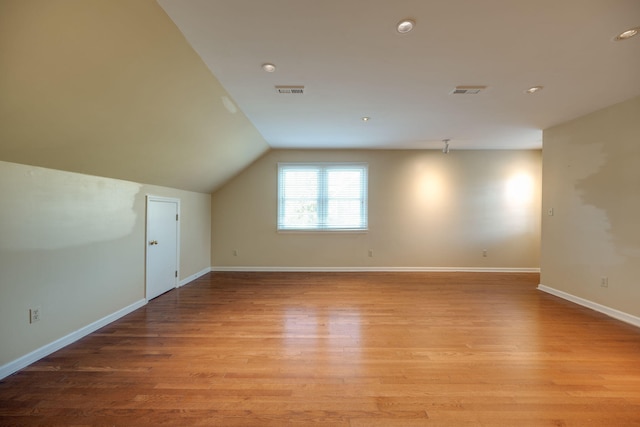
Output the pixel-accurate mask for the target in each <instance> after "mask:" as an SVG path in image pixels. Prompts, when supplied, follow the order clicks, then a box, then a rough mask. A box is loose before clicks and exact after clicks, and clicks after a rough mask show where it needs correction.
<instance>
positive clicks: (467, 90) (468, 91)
mask: <svg viewBox="0 0 640 427" xmlns="http://www.w3.org/2000/svg"><path fill="white" fill-rule="evenodd" d="M486 88H487V87H486V86H456V88H455V89H454V90H452V91H451V92H450V93H451V95H476V94H478V93H480V92H482V91H483V90H485V89H486Z"/></svg>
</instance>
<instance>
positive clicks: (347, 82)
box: [158, 0, 640, 149]
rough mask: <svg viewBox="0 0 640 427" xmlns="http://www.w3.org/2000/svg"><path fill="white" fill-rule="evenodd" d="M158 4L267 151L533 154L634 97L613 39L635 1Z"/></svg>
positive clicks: (633, 67) (629, 21) (634, 75)
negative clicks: (549, 138) (403, 26)
mask: <svg viewBox="0 0 640 427" xmlns="http://www.w3.org/2000/svg"><path fill="white" fill-rule="evenodd" d="M158 2H159V3H160V4H161V5H162V7H163V8H164V9H165V10H166V11H167V13H168V14H169V16H170V17H171V18H172V19H173V20H174V21H175V22H176V25H177V26H178V27H179V28H180V30H181V31H182V32H183V33H184V34H185V36H186V37H187V39H188V40H189V42H190V43H191V45H192V46H193V47H194V49H195V50H196V51H197V52H198V53H199V54H200V56H201V57H202V58H203V60H204V61H205V63H206V64H207V65H208V66H209V68H210V69H211V70H212V72H213V73H214V75H215V76H216V77H217V78H218V79H219V80H220V82H221V83H222V85H223V86H224V87H225V88H226V89H227V90H228V91H229V93H230V94H231V95H232V96H233V98H234V99H235V100H236V102H237V103H238V105H239V106H240V108H241V109H242V110H243V111H244V112H245V114H247V116H248V117H249V119H250V120H251V121H252V123H253V124H254V125H255V126H256V127H257V129H258V130H259V131H260V132H261V134H262V135H263V136H264V137H265V138H266V140H267V142H268V143H269V144H270V145H271V146H272V147H276V148H418V149H424V148H441V147H442V141H441V140H442V139H445V138H449V139H451V146H452V148H453V149H459V148H466V149H478V148H479V149H491V148H500V149H502V148H515V149H518V148H540V147H541V142H542V141H541V138H542V132H541V131H542V129H545V128H547V127H549V126H552V125H555V124H558V123H562V122H564V121H567V120H570V119H573V118H575V117H579V116H581V115H584V114H586V113H590V112H592V111H595V110H598V109H600V108H603V107H606V106H608V105H611V104H614V103H617V102H621V101H623V100H626V99H629V98H632V97H634V96H637V95H640V77H639V76H640V72H639V71H638V70H640V36H637V37H635V38H633V39H630V40H627V41H622V42H616V41H613V39H614V37H615V36H616V35H617V34H619V33H620V32H622V31H624V30H627V29H629V28H632V27H638V26H640V1H638V0H393V1H392V0H317V1H312V0H263V1H260V0H158ZM403 18H412V19H413V20H415V22H416V26H415V29H414V30H413V31H412V32H410V33H408V34H404V35H403V34H399V33H398V32H397V31H396V28H395V27H396V23H398V22H399V21H400V20H401V19H403ZM267 62H268V63H273V64H275V65H276V67H277V68H276V71H275V72H273V73H265V72H264V71H262V70H261V64H263V63H267ZM275 85H304V86H305V91H306V93H305V94H304V95H298V96H291V95H288V96H283V95H277V94H276V92H275V90H274V86H275ZM457 85H486V86H487V90H486V91H485V92H483V93H480V94H477V95H469V96H466V95H465V96H460V95H450V92H451V91H452V90H453V89H454V88H455V87H456V86H457ZM537 85H543V86H544V89H543V90H542V91H540V92H538V93H536V94H533V95H529V94H526V93H525V90H526V89H527V88H529V87H532V86H537ZM364 116H367V117H370V118H371V120H369V121H368V122H366V123H363V122H362V120H361V117H364Z"/></svg>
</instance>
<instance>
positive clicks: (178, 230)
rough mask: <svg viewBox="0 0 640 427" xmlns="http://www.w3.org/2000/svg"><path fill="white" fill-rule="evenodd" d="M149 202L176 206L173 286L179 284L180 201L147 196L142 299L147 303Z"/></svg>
mask: <svg viewBox="0 0 640 427" xmlns="http://www.w3.org/2000/svg"><path fill="white" fill-rule="evenodd" d="M150 202H169V203H175V204H176V205H177V212H178V220H177V221H176V271H177V272H178V275H177V277H176V281H175V286H174V288H173V289H175V288H177V287H178V286H179V283H180V220H181V219H182V213H181V210H180V199H176V198H173V197H161V196H154V195H151V194H147V197H146V201H145V233H144V258H145V263H144V267H145V268H144V298H145V300H146V301H147V302H149V298H148V295H149V203H150Z"/></svg>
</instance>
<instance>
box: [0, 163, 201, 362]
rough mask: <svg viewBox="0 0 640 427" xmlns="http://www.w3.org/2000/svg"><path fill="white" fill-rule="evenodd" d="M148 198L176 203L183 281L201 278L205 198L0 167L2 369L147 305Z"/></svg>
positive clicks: (28, 168)
mask: <svg viewBox="0 0 640 427" xmlns="http://www.w3.org/2000/svg"><path fill="white" fill-rule="evenodd" d="M147 194H151V195H157V196H165V197H175V198H179V199H180V200H181V216H182V219H181V224H180V227H181V242H180V253H181V262H180V277H181V278H187V277H189V276H191V275H193V274H196V273H198V272H200V271H202V270H204V269H207V268H208V267H209V265H210V264H209V262H210V256H211V255H210V254H211V251H210V244H211V240H210V237H209V236H210V224H211V222H210V221H211V220H210V215H211V196H210V195H209V194H201V193H193V192H187V191H181V190H174V189H170V188H164V187H156V186H148V185H142V184H137V183H134V182H128V181H120V180H115V179H108V178H99V177H94V176H88V175H81V174H76V173H70V172H61V171H56V170H52V169H44V168H39V167H32V166H25V165H19V164H14V163H7V162H0V200H2V209H0V367H1V366H2V365H4V364H6V363H9V362H11V361H13V360H15V359H17V358H19V357H21V356H24V355H26V354H28V353H29V352H31V351H33V350H35V349H37V348H39V347H41V346H44V345H47V344H49V343H51V342H53V341H55V340H57V339H59V338H61V337H63V336H65V335H67V334H69V333H72V332H74V331H76V330H78V329H80V328H82V327H84V326H87V325H88V324H91V323H92V322H95V321H96V320H99V319H101V318H103V317H105V316H107V315H110V314H112V313H114V312H116V311H118V310H120V309H122V308H124V307H127V306H129V305H131V304H133V303H135V302H138V301H139V300H141V299H143V298H144V296H145V283H144V274H145V270H144V268H145V267H144V266H145V196H146V195H147ZM35 306H40V307H41V309H42V320H41V321H40V322H37V323H34V324H29V312H28V310H29V308H30V307H35Z"/></svg>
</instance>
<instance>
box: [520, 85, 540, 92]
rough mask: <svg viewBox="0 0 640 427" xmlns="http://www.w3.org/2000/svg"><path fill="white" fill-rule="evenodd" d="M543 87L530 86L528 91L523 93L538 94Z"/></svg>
mask: <svg viewBox="0 0 640 427" xmlns="http://www.w3.org/2000/svg"><path fill="white" fill-rule="evenodd" d="M543 88H544V86H531V87H530V88H529V89H527V90H525V91H524V92H525V93H536V92H540V91H541V90H542V89H543Z"/></svg>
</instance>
